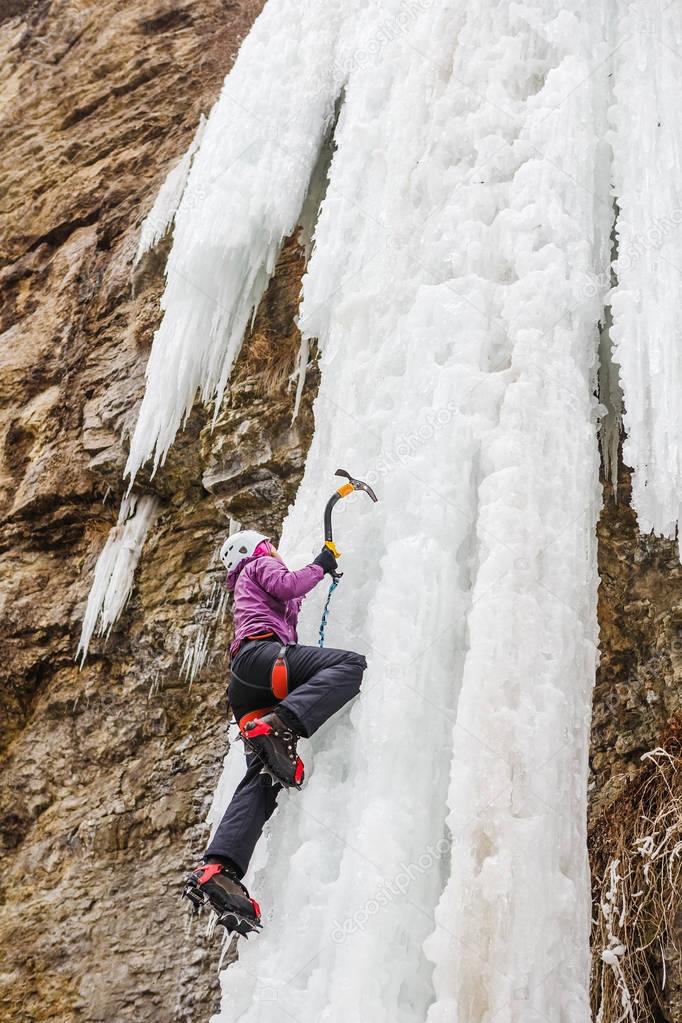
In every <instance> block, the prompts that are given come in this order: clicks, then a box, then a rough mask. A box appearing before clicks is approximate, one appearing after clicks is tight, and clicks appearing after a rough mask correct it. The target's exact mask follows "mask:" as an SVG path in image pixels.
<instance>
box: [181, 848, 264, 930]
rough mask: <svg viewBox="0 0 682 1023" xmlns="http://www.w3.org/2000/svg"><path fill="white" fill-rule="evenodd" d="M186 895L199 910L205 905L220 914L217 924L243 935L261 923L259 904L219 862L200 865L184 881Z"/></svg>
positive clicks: (259, 926) (256, 928)
mask: <svg viewBox="0 0 682 1023" xmlns="http://www.w3.org/2000/svg"><path fill="white" fill-rule="evenodd" d="M182 894H183V897H184V898H186V899H188V900H189V901H190V902H191V904H192V906H193V907H194V909H195V910H196V911H198V910H200V909H201V908H202V907H203V906H208V907H209V909H210V910H211V911H212V912H213V913H215V915H216V916H217V918H218V920H217V925H218V926H220V927H224V928H225V930H226V931H228V932H229V933H232V932H235V933H237V934H241V935H243V936H244V937H246V936H248V935H249V934H252V933H253V932H254V931H259V930H260V929H261V927H262V924H261V913H260V906H259V905H258V903H257V902H256V900H255V899H252V898H251V896H250V895H249V893H248V891H247V889H246V888H245V887H244V885H243V884H242V883H241V881H239V879H238V878H237V877H236V876H235V875H234V874H232V873H231V872H230V871H229V870H227V869H226V868H225V867H223V866H222V865H221V864H220V863H205V864H202V865H201V866H199V867H197V868H196V870H194V871H193V872H192V873H191V874H190V876H189V877H188V878H187V880H186V881H185V886H184V888H183V890H182Z"/></svg>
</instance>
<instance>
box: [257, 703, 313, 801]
mask: <svg viewBox="0 0 682 1023" xmlns="http://www.w3.org/2000/svg"><path fill="white" fill-rule="evenodd" d="M242 737H243V739H244V744H245V745H246V746H247V748H248V749H250V750H251V751H252V752H253V753H255V754H256V756H257V757H258V759H259V760H260V761H261V763H262V764H263V770H264V772H265V773H266V774H269V775H270V776H271V777H272V778H273V780H274V781H275V782H278V783H279V784H280V785H285V786H286V787H287V788H294V789H300V787H301V785H302V784H303V777H304V768H303V761H302V760H301V758H300V757H299V756H298V755H297V753H296V745H297V743H298V740H299V739H300V735H298V733H297V732H294V730H293V729H292V728H289V727H288V726H287V725H285V724H284V722H283V721H282V720H281V719H280V718H279V717H278V716H277V714H274V713H272V714H265V715H264V716H263V717H262V718H255V719H254V720H253V721H249V722H247V724H246V725H244V730H243V732H242Z"/></svg>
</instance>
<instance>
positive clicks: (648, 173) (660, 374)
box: [610, 0, 682, 537]
mask: <svg viewBox="0 0 682 1023" xmlns="http://www.w3.org/2000/svg"><path fill="white" fill-rule="evenodd" d="M617 10H618V22H617V41H618V48H617V49H616V51H615V53H614V73H615V77H614V82H615V85H614V99H615V102H614V105H613V108H612V110H611V123H612V132H611V135H610V139H611V143H612V145H613V152H614V161H613V185H614V194H615V197H616V201H617V203H618V207H619V216H618V242H619V255H618V261H617V263H616V267H615V269H616V273H617V275H618V286H617V287H616V289H615V291H614V294H613V297H612V305H613V321H614V322H613V328H612V331H611V336H612V339H613V341H614V346H615V357H616V360H617V362H618V363H619V364H620V367H621V370H620V374H621V384H622V388H623V392H624V404H625V416H624V422H625V429H626V440H625V444H624V447H623V458H624V460H625V462H626V464H627V465H630V466H632V468H633V469H634V475H633V492H632V498H633V504H634V507H635V508H636V510H637V514H638V518H639V525H640V529H642V531H643V532H649V531H650V530H652V529H653V530H655V531H656V532H657V533H661V534H663V536H668V537H674V536H675V532H676V529H677V527H678V525H679V521H680V514H681V509H682V401H681V400H680V396H681V395H682V327H681V326H680V324H681V323H682V299H681V298H680V296H681V294H682V288H681V286H680V285H681V282H682V182H681V181H680V174H679V167H680V162H681V159H682V152H681V146H682V102H681V96H680V66H681V65H680V61H681V60H682V19H681V18H680V11H679V7H678V5H677V4H673V3H670V2H669V0H632V2H630V3H628V4H621V5H618V7H617Z"/></svg>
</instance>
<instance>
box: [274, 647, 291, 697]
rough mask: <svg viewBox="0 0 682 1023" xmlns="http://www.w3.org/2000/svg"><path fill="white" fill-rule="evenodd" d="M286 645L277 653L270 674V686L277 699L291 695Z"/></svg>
mask: <svg viewBox="0 0 682 1023" xmlns="http://www.w3.org/2000/svg"><path fill="white" fill-rule="evenodd" d="M286 652H287V648H286V646H284V645H282V646H281V647H280V648H279V652H278V654H277V660H276V661H275V663H274V664H273V666H272V674H271V676H270V687H271V689H272V692H273V695H274V697H275V699H276V700H283V699H284V697H285V696H288V695H289V670H288V668H287V659H286Z"/></svg>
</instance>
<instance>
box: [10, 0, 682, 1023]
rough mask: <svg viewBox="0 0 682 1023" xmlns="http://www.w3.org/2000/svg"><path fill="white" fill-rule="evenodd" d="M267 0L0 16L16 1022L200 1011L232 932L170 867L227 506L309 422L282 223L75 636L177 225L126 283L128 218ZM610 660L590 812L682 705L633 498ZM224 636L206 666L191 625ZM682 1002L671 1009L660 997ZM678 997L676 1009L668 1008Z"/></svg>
mask: <svg viewBox="0 0 682 1023" xmlns="http://www.w3.org/2000/svg"><path fill="white" fill-rule="evenodd" d="M261 6H262V0H241V2H236V3H229V2H223V0H205V2H203V3H202V4H196V3H192V2H191V0H177V2H171V0H139V2H136V3H133V4H130V3H128V4H126V3H123V2H122V0H101V2H99V3H97V4H94V3H91V2H89V0H87V2H86V0H72V2H68V0H63V2H60V0H54V2H48V0H34V2H22V0H14V2H11V3H5V4H4V5H3V7H2V9H1V10H0V54H1V57H2V61H1V70H0V100H1V106H2V109H3V111H4V113H3V115H2V119H1V120H0V145H1V146H2V150H3V153H5V154H6V159H5V160H4V161H3V169H2V170H0V196H1V197H2V199H1V200H0V201H1V202H2V224H3V227H2V237H1V238H0V278H1V281H0V283H1V287H2V294H3V302H2V309H1V311H0V316H1V323H0V331H2V334H3V336H2V345H0V405H1V406H2V427H1V429H2V434H1V444H0V558H1V559H2V572H1V576H0V578H1V581H0V601H1V605H2V616H1V618H0V636H1V641H2V650H3V654H4V656H3V659H2V665H1V666H0V720H1V721H2V735H1V738H0V760H1V763H0V777H1V779H2V780H1V781H0V893H1V897H2V911H1V913H0V955H1V956H2V962H3V968H2V974H1V975H0V1010H1V1013H2V1018H3V1019H6V1020H7V1021H17V1023H18V1021H21V1023H30V1021H47V1020H50V1021H53V1023H67V1021H69V1023H70V1021H72V1020H80V1021H83V1023H89V1021H97V1020H105V1019H106V1020H115V1021H116V1023H125V1021H126V1020H130V1021H131V1023H132V1021H135V1023H143V1021H145V1020H153V1021H154V1023H169V1021H176V1020H185V1019H186V1020H189V1019H191V1020H194V1021H200V1020H202V1019H208V1017H209V1015H210V1013H211V1011H212V1010H213V1009H214V1008H215V1005H216V1003H217V998H218V986H217V982H216V976H215V973H216V967H217V959H218V955H219V948H218V942H217V941H216V940H215V939H214V941H213V942H212V943H209V942H207V941H206V940H205V938H204V937H203V936H202V933H201V932H199V931H198V930H197V929H196V928H194V929H191V930H188V928H187V927H186V924H185V917H184V914H183V912H179V911H178V893H179V886H178V879H179V877H180V876H181V872H182V869H183V868H184V867H185V866H188V865H190V864H191V862H192V861H193V858H194V857H195V855H196V854H197V853H198V852H199V851H200V850H201V848H202V843H203V840H204V836H205V832H204V829H203V827H202V825H201V823H200V822H201V821H202V820H203V819H204V817H205V814H206V809H207V806H208V803H209V801H210V798H211V794H212V792H213V788H214V786H215V782H216V780H217V776H218V772H219V770H220V765H221V761H222V756H223V754H224V752H225V749H226V730H225V723H224V708H223V691H224V687H225V672H226V658H225V651H226V646H227V641H228V638H229V635H228V632H227V624H226V623H222V622H218V621H216V614H215V594H216V592H217V590H216V587H217V585H218V584H219V580H220V578H221V573H219V572H218V571H217V565H216V561H215V549H216V545H217V542H218V539H219V537H220V535H221V534H222V533H223V532H224V530H225V526H226V523H227V521H228V519H229V518H230V517H234V518H237V519H239V520H241V521H242V522H243V523H244V524H245V525H250V526H256V527H259V528H261V529H263V530H264V531H267V532H271V533H272V535H273V536H275V537H276V536H277V532H278V529H279V525H280V523H281V520H282V517H283V515H284V513H285V511H286V508H287V505H288V504H289V502H290V501H291V500H292V499H293V496H294V494H295V491H296V487H297V484H298V482H299V480H300V477H301V474H302V469H303V464H304V460H305V452H306V449H307V445H308V443H309V439H310V433H311V412H310V404H311V399H312V396H313V394H314V391H315V388H316V375H315V372H314V371H313V372H311V373H310V374H309V379H308V384H307V387H306V391H305V395H304V400H303V405H302V409H301V412H300V414H299V417H298V419H297V420H296V422H295V424H293V425H292V423H291V409H292V404H293V397H292V394H291V392H290V391H289V390H288V389H287V386H286V385H287V377H288V375H289V373H290V372H291V369H292V367H293V362H294V358H295V354H296V350H297V337H296V332H295V329H294V327H293V323H292V318H293V315H294V311H295V308H296V298H297V294H298V290H299V286H300V277H301V273H302V268H303V264H302V255H301V252H300V249H299V247H298V245H297V243H296V241H295V240H291V241H290V243H288V244H287V246H286V247H285V250H284V252H283V255H282V258H281V260H280V264H279V268H278V272H277V275H276V277H275V279H274V280H273V282H272V284H271V286H270V289H269V291H268V293H267V295H266V297H265V299H264V301H263V303H262V307H261V310H260V312H259V315H258V318H257V321H256V324H255V326H254V330H253V332H252V335H251V336H250V338H249V339H248V341H247V344H246V345H245V348H244V350H243V352H242V355H241V357H240V360H239V363H238V366H237V369H236V373H235V376H234V381H233V386H232V389H231V396H230V400H229V402H228V403H227V404H226V406H225V408H224V410H223V412H222V413H221V416H220V420H219V422H218V425H217V428H216V429H215V430H214V431H210V429H209V428H208V426H207V418H206V414H205V413H204V412H203V411H202V410H200V409H196V410H195V412H194V413H193V415H192V417H191V419H190V423H189V425H188V428H187V430H186V431H185V432H184V434H183V435H182V436H181V437H180V438H179V439H178V442H177V443H176V445H175V447H174V448H173V450H172V452H171V455H170V456H169V459H168V463H167V465H166V466H165V467H164V469H163V470H162V471H161V472H160V473H159V475H158V477H157V478H155V479H154V481H153V484H151V483H147V484H146V485H145V484H143V489H147V490H148V491H149V492H153V493H155V494H156V495H157V496H158V498H159V501H160V510H159V516H158V518H157V520H156V522H155V525H154V528H153V529H152V531H151V532H150V535H149V538H148V541H147V544H146V546H145V550H144V553H143V556H142V560H141V562H140V566H139V569H138V573H137V578H136V586H135V590H134V593H133V596H132V599H131V601H130V603H129V604H128V607H127V608H126V611H125V614H124V616H123V618H122V619H121V621H120V622H119V623H118V625H117V626H116V627H115V629H114V631H113V633H112V635H111V636H110V638H109V640H108V641H106V642H105V641H103V640H95V641H94V642H93V644H92V647H91V654H90V656H89V658H88V660H87V661H86V664H85V667H84V668H83V669H82V670H79V669H78V667H77V666H76V664H75V663H74V653H75V649H76V644H77V640H78V634H79V630H80V623H81V618H82V613H83V610H84V606H85V601H86V598H87V591H88V586H89V582H90V579H91V575H92V569H93V567H94V563H95V559H96V557H97V554H98V553H99V551H100V549H101V547H102V545H103V543H104V540H105V538H106V536H107V533H108V530H109V529H110V527H111V526H112V525H113V523H114V522H115V520H116V514H117V510H118V505H119V502H120V498H121V496H122V493H123V483H122V478H121V477H122V469H123V464H124V460H125V437H126V435H127V431H129V429H130V427H131V425H132V422H133V420H134V416H135V412H136V408H137V405H138V402H139V399H140V397H141V394H142V388H143V375H144V367H145V364H146V360H147V355H148V351H149V345H150V342H151V338H152V334H153V331H154V328H155V326H156V323H157V322H158V315H159V314H158V300H159V296H160V292H161V288H162V270H163V257H164V246H163V245H162V246H161V247H160V248H159V249H158V250H157V251H156V253H155V254H153V255H152V256H150V257H149V258H148V259H147V260H146V261H145V263H144V265H143V267H142V269H141V271H140V272H139V273H138V274H137V279H136V285H135V289H134V290H133V288H132V286H131V280H132V260H133V256H134V253H135V250H136V246H137V239H138V234H139V226H140V223H141V221H142V219H143V217H144V216H145V214H146V213H147V212H148V210H149V209H150V207H151V204H152V202H153V199H154V197H155V195H156V192H157V189H158V187H159V185H160V183H161V182H162V180H163V179H164V177H165V175H166V173H167V171H168V169H169V167H170V166H171V165H172V164H173V162H174V160H176V159H177V158H178V157H179V156H180V155H181V153H182V152H183V151H184V150H185V148H186V147H187V145H188V144H189V142H190V140H191V138H192V135H193V133H194V130H195V128H196V125H197V122H198V120H199V116H200V114H201V113H202V112H207V111H208V109H209V107H210V105H211V103H212V101H213V100H214V98H215V96H216V95H217V91H218V89H219V87H220V83H221V82H222V79H223V76H224V74H225V73H226V71H227V70H228V69H229V66H230V63H231V61H232V59H233V58H234V55H235V52H236V49H237V47H238V45H239V42H240V40H241V38H242V37H243V35H244V34H245V32H246V31H247V30H248V27H249V25H250V23H251V21H252V20H253V18H254V17H255V16H256V15H257V14H258V12H259V10H260V8H261ZM600 550H601V574H602V578H603V584H602V588H601V600H600V619H601V625H602V650H603V659H602V667H601V670H600V675H599V680H598V685H597V689H596V702H595V718H594V729H593V756H592V769H593V789H592V828H593V833H595V829H597V828H598V827H599V822H600V821H602V820H603V816H604V814H607V811H608V808H609V807H610V806H611V805H612V803H613V801H614V800H615V799H616V798H617V797H621V798H623V796H624V798H625V799H626V800H627V798H628V791H629V788H628V786H629V784H632V782H633V780H635V781H636V778H637V776H638V772H639V771H640V769H641V767H640V763H639V759H638V758H639V756H640V755H641V754H642V753H643V752H645V751H646V750H647V749H649V748H651V747H652V746H654V745H656V744H657V743H658V742H659V737H660V735H661V734H662V733H663V732H664V731H665V728H666V727H667V726H668V725H669V724H670V721H671V720H672V719H674V718H675V715H678V714H679V712H680V697H679V681H680V672H682V603H680V598H679V593H680V589H679V587H680V576H681V572H680V566H679V564H678V561H677V555H676V552H675V549H674V545H672V544H667V543H664V542H660V541H654V540H652V539H651V538H645V537H642V536H640V535H639V534H638V532H637V529H636V524H635V521H634V516H633V514H632V512H631V510H630V508H629V505H628V502H627V478H626V475H624V476H623V481H622V486H621V500H620V503H619V504H614V503H613V502H612V501H610V500H609V499H608V495H607V501H606V503H605V507H604V514H603V517H602V524H601V527H600ZM207 629H208V630H212V634H213V635H214V642H213V643H212V650H213V653H212V656H211V659H210V661H209V663H208V664H207V665H206V666H205V667H204V668H203V670H202V671H201V672H200V673H199V675H198V676H197V678H196V680H195V681H194V682H193V683H192V685H191V686H190V684H189V682H188V680H187V679H186V678H185V677H184V676H183V674H182V672H181V670H180V669H181V663H182V659H183V653H184V651H185V649H186V646H187V644H188V643H191V642H192V641H194V640H196V639H197V638H198V637H200V636H201V635H203V634H204V632H202V630H207ZM670 1004H672V1003H670ZM670 1004H669V1008H668V1010H666V1011H667V1012H668V1015H667V1017H666V1018H669V1019H671V1020H672V1019H674V1018H675V1016H674V1010H673V1008H670Z"/></svg>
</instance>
